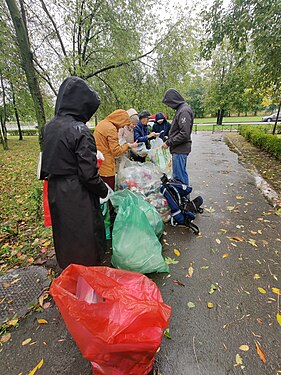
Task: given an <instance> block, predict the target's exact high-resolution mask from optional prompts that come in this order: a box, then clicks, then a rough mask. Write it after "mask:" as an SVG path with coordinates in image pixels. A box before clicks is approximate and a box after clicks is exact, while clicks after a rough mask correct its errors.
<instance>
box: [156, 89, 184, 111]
mask: <svg viewBox="0 0 281 375" xmlns="http://www.w3.org/2000/svg"><path fill="white" fill-rule="evenodd" d="M162 102H163V103H164V104H166V105H167V106H168V107H171V108H173V109H177V108H178V106H179V105H181V104H183V103H185V100H184V98H183V97H182V96H181V94H180V93H179V92H178V91H177V90H176V89H169V90H168V91H167V92H166V94H165V95H164V98H163V99H162Z"/></svg>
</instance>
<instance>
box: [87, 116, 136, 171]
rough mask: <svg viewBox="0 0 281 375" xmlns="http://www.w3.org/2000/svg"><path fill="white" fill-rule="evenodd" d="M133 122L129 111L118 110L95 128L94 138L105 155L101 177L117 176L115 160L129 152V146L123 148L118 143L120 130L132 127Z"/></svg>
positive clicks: (125, 145)
mask: <svg viewBox="0 0 281 375" xmlns="http://www.w3.org/2000/svg"><path fill="white" fill-rule="evenodd" d="M130 123H131V121H130V118H129V115H128V113H127V111H125V110H123V109H117V110H116V111H114V112H112V113H111V114H110V115H108V116H107V117H106V118H105V119H104V120H102V121H100V122H99V123H98V125H97V126H96V128H95V131H94V137H95V140H96V144H97V149H98V150H99V151H101V152H102V153H103V156H104V160H103V162H102V164H101V167H100V171H99V173H100V176H104V177H110V176H115V173H116V163H115V158H116V157H118V156H120V155H122V154H123V153H124V152H126V151H127V150H128V144H127V143H126V144H124V145H122V146H120V145H119V142H118V130H119V129H120V128H123V127H124V126H128V125H130Z"/></svg>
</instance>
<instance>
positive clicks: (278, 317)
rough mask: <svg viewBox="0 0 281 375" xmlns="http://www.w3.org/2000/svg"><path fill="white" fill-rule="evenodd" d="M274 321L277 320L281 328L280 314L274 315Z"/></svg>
mask: <svg viewBox="0 0 281 375" xmlns="http://www.w3.org/2000/svg"><path fill="white" fill-rule="evenodd" d="M276 319H277V322H278V323H279V324H280V326H281V314H276Z"/></svg>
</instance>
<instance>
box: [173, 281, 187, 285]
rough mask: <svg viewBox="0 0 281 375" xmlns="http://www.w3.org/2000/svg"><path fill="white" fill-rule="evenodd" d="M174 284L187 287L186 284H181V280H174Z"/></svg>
mask: <svg viewBox="0 0 281 375" xmlns="http://www.w3.org/2000/svg"><path fill="white" fill-rule="evenodd" d="M173 283H174V284H177V285H179V286H185V284H184V283H183V282H181V281H180V280H173Z"/></svg>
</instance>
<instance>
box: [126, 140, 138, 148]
mask: <svg viewBox="0 0 281 375" xmlns="http://www.w3.org/2000/svg"><path fill="white" fill-rule="evenodd" d="M138 145H139V144H138V141H135V142H134V143H128V146H129V147H130V148H136V147H138Z"/></svg>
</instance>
